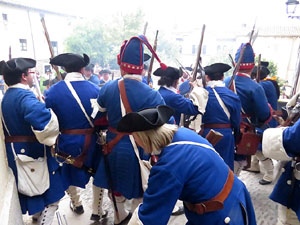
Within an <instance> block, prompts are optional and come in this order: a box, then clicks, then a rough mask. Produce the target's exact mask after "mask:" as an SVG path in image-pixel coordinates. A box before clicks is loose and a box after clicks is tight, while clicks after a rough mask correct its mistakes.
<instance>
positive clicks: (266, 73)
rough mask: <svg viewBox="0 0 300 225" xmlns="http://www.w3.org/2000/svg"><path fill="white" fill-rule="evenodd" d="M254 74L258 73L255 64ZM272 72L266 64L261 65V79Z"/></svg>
mask: <svg viewBox="0 0 300 225" xmlns="http://www.w3.org/2000/svg"><path fill="white" fill-rule="evenodd" d="M251 74H252V75H254V76H256V74H257V66H255V67H254V68H253V70H252V72H251ZM269 74H270V70H269V69H268V68H267V67H265V66H261V67H260V79H264V78H265V77H267V76H268V75H269Z"/></svg>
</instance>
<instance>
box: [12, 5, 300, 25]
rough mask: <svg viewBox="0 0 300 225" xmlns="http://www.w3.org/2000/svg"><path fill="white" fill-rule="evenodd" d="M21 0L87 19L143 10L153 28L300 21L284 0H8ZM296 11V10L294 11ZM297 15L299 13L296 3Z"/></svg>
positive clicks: (298, 22)
mask: <svg viewBox="0 0 300 225" xmlns="http://www.w3.org/2000/svg"><path fill="white" fill-rule="evenodd" d="M10 1H25V2H28V3H30V4H32V5H34V6H36V7H43V8H45V7H46V8H47V9H49V10H55V11H60V12H65V13H69V14H75V15H79V16H83V17H87V18H99V19H103V20H105V19H107V18H109V17H111V15H112V14H116V13H118V12H121V13H123V14H126V13H129V12H134V11H136V10H137V9H138V8H140V9H142V11H143V12H144V13H145V19H146V21H147V22H148V24H149V26H151V27H152V26H153V27H155V29H168V28H173V26H174V25H175V24H176V25H177V26H178V27H179V28H180V29H181V28H192V27H201V26H202V24H206V25H208V26H213V27H216V28H218V27H220V28H224V26H225V27H227V26H234V25H237V24H238V25H240V24H248V25H250V24H254V22H255V21H256V24H257V25H258V26H260V25H269V24H272V25H276V24H294V23H297V24H300V20H297V19H287V14H286V4H285V2H286V1H287V0H182V1H178V0H151V1H149V0H147V1H146V0H128V1H126V0H105V1H103V0H84V1H79V0H10ZM298 12H299V13H298ZM298 12H297V14H298V15H300V5H299V6H298Z"/></svg>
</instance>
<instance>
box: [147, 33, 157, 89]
mask: <svg viewBox="0 0 300 225" xmlns="http://www.w3.org/2000/svg"><path fill="white" fill-rule="evenodd" d="M157 36H158V30H157V31H156V35H155V40H154V45H153V51H154V52H156V48H157ZM153 63H154V57H153V54H152V57H151V61H150V65H149V69H148V77H147V83H148V84H150V81H151V73H152V68H153Z"/></svg>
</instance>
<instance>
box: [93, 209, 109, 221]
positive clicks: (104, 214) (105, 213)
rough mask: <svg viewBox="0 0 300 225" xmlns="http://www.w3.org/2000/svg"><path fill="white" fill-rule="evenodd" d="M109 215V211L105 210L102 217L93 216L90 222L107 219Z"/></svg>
mask: <svg viewBox="0 0 300 225" xmlns="http://www.w3.org/2000/svg"><path fill="white" fill-rule="evenodd" d="M107 214H108V211H107V210H103V214H102V216H99V215H97V214H92V215H91V218H90V220H93V221H99V220H100V219H104V218H106V217H107Z"/></svg>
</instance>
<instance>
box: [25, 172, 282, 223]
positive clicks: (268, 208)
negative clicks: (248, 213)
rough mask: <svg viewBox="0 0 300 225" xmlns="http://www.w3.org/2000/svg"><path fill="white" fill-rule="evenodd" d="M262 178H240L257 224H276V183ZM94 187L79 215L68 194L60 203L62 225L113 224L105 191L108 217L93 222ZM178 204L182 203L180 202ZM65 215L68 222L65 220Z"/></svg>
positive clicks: (173, 218)
mask: <svg viewBox="0 0 300 225" xmlns="http://www.w3.org/2000/svg"><path fill="white" fill-rule="evenodd" d="M261 178H262V174H254V173H250V172H246V171H242V172H241V175H240V179H241V180H242V181H243V182H244V183H245V184H246V186H247V188H248V191H249V192H250V195H251V198H252V202H253V204H254V209H255V213H256V220H257V225H275V224H276V218H277V206H276V204H275V203H274V202H273V201H271V200H270V199H269V198H268V196H269V195H270V193H271V191H272V189H273V187H274V185H273V184H271V185H264V186H263V185H260V184H258V181H259V180H260V179H261ZM91 191H92V188H91V182H90V183H89V184H88V185H87V188H86V189H85V190H82V198H83V205H84V208H85V213H84V214H82V215H80V216H78V215H75V214H74V213H73V212H72V211H71V210H70V207H69V204H70V200H69V197H68V196H67V195H66V196H65V197H64V198H63V199H62V200H61V202H60V204H59V210H58V211H59V213H60V215H61V218H62V221H63V223H62V224H61V225H112V224H113V211H112V205H111V203H110V201H109V199H108V197H107V193H105V199H104V205H103V207H104V209H107V210H108V218H107V219H103V220H102V221H101V222H97V223H95V222H92V221H91V220H90V216H91V204H92V193H91ZM177 204H182V203H181V202H178V203H177ZM64 217H65V218H66V220H67V223H65V221H64ZM24 221H25V225H35V224H34V223H31V218H30V217H29V216H24ZM185 223H186V218H185V216H184V215H181V216H171V218H170V220H169V223H168V224H169V225H183V224H185ZM53 225H59V224H58V222H57V218H55V220H54V221H53Z"/></svg>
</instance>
